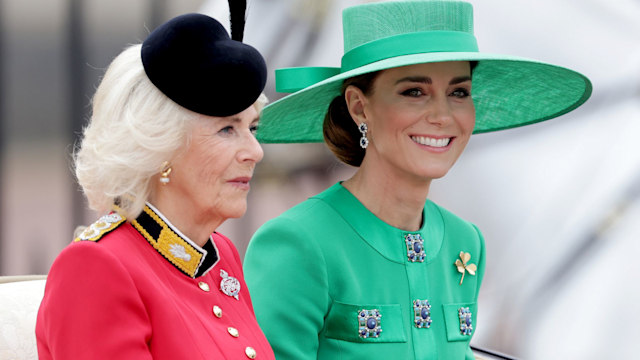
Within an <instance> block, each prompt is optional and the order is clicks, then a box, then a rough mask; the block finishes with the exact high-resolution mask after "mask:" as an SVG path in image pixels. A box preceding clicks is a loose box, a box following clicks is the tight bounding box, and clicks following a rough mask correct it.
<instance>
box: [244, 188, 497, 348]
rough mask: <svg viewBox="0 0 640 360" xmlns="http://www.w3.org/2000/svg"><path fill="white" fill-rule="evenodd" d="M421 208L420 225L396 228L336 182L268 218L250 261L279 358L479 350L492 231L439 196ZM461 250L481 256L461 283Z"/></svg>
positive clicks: (249, 277) (249, 275)
mask: <svg viewBox="0 0 640 360" xmlns="http://www.w3.org/2000/svg"><path fill="white" fill-rule="evenodd" d="M423 216H424V217H423V219H424V221H423V226H422V228H421V229H420V230H419V231H417V232H407V231H403V230H400V229H398V228H394V227H392V226H390V225H388V224H386V223H384V222H383V221H381V220H380V219H378V218H377V217H376V216H375V215H374V214H372V213H371V212H370V211H369V210H367V209H366V208H365V207H364V206H363V205H362V204H361V203H360V202H359V201H358V200H357V199H356V198H355V197H354V196H353V195H352V194H351V193H350V192H349V191H348V190H347V189H345V188H344V187H343V186H342V185H341V184H336V185H334V186H332V187H331V188H329V189H327V190H326V191H324V192H322V193H321V194H319V195H316V196H314V197H312V198H310V199H308V200H307V201H304V202H302V203H301V204H298V205H297V206H295V207H293V208H291V209H290V210H288V211H286V212H285V213H284V214H282V215H280V216H279V217H277V218H275V219H273V220H270V221H269V222H267V223H266V224H265V225H264V226H262V227H261V228H260V229H259V230H258V231H257V232H256V234H255V235H254V237H253V239H252V240H251V242H250V243H249V247H248V249H247V253H246V255H245V260H244V271H245V280H246V282H247V286H248V287H249V291H250V292H251V298H252V300H253V305H254V310H255V313H256V317H257V319H258V323H259V324H260V327H261V328H262V329H263V331H264V333H265V334H266V336H267V339H268V340H269V342H270V344H271V346H272V347H273V350H274V352H275V354H276V358H277V359H278V360H289V359H291V360H294V359H295V360H301V359H331V360H338V359H365V358H366V359H403V360H404V359H465V356H466V358H467V359H473V355H472V353H471V350H470V348H469V341H470V340H471V336H472V335H473V331H475V328H476V315H477V299H478V291H479V289H480V283H481V282H482V276H483V274H484V259H485V247H484V239H483V238H482V235H481V234H480V232H479V231H478V229H477V228H476V227H475V226H474V225H472V224H471V223H468V222H466V221H463V220H461V219H460V218H458V217H457V216H455V215H453V214H452V213H450V212H448V211H447V210H444V209H443V208H441V207H439V206H438V205H436V204H434V203H433V202H431V201H427V202H426V204H425V207H424V212H423ZM409 234H411V236H410V237H408V238H407V235H409ZM416 234H419V235H420V236H421V237H422V239H423V240H424V241H423V244H422V246H420V245H415V244H414V240H415V239H416V238H417V235H416ZM461 252H465V253H469V254H470V255H471V258H470V260H468V262H467V263H466V265H467V267H468V268H471V269H473V267H472V266H469V265H470V264H475V265H476V266H477V271H476V273H475V275H472V274H470V273H469V272H468V271H466V270H465V275H464V279H463V282H462V285H460V280H461V278H462V273H460V272H459V271H458V268H457V266H456V265H455V262H456V260H457V259H460V256H461V255H460V253H461ZM410 256H412V257H413V259H419V258H420V257H421V256H424V261H423V262H419V261H415V262H414V261H410V259H409V257H410ZM462 270H464V268H462ZM416 300H418V301H419V302H418V303H417V305H414V301H416ZM427 301H428V304H427ZM428 305H430V307H428ZM467 308H468V311H469V312H470V313H471V318H470V319H467V317H465V316H466V314H467V313H466V310H467ZM378 315H379V316H378ZM469 320H470V321H469ZM416 324H418V325H420V326H422V327H418V326H417V325H416ZM469 325H470V326H469ZM461 329H462V330H461ZM464 329H466V332H467V334H463V330H464Z"/></svg>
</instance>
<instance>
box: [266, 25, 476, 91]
mask: <svg viewBox="0 0 640 360" xmlns="http://www.w3.org/2000/svg"><path fill="white" fill-rule="evenodd" d="M433 52H478V43H477V42H476V38H475V36H473V35H472V34H469V33H466V32H461V31H444V30H436V31H422V32H413V33H406V34H399V35H393V36H389V37H386V38H382V39H378V40H374V41H370V42H368V43H365V44H362V45H360V46H357V47H355V48H353V49H351V50H349V51H348V52H347V53H345V54H344V56H343V57H342V67H341V68H336V67H296V68H283V69H277V70H276V91H278V92H284V93H293V92H296V91H298V90H302V89H304V88H306V87H309V86H311V85H314V84H316V83H318V82H321V81H323V80H326V79H328V78H330V77H332V76H335V75H338V74H340V73H345V72H347V71H350V70H353V69H356V68H359V67H362V66H365V65H368V64H371V63H374V62H376V61H380V60H384V59H389V58H394V57H398V56H403V55H413V54H423V53H433Z"/></svg>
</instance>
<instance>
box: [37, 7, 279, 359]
mask: <svg viewBox="0 0 640 360" xmlns="http://www.w3.org/2000/svg"><path fill="white" fill-rule="evenodd" d="M265 80H266V68H265V63H264V60H263V58H262V57H261V55H260V54H259V53H258V52H257V51H256V50H255V49H254V48H252V47H250V46H248V45H245V44H243V43H242V42H240V41H238V40H232V39H230V38H229V35H228V34H227V32H226V30H225V29H224V28H223V27H222V25H220V23H218V22H217V21H216V20H214V19H212V18H210V17H208V16H205V15H200V14H187V15H183V16H179V17H176V18H174V19H172V20H170V21H169V22H167V23H166V24H164V25H162V26H160V27H159V28H158V29H156V30H155V31H153V32H152V33H151V34H150V35H149V37H148V38H147V39H146V40H145V41H144V42H143V43H142V44H141V45H134V46H131V47H129V48H128V49H126V50H124V51H123V52H122V53H121V54H120V55H119V56H118V57H117V58H116V59H115V60H114V61H113V62H112V64H111V65H110V66H109V68H108V70H107V72H106V74H105V76H104V79H103V80H102V82H101V84H100V86H99V88H98V90H97V92H96V94H95V97H94V100H93V115H92V117H91V121H90V123H89V125H88V126H87V128H86V129H85V130H84V137H83V139H82V143H81V145H80V148H79V150H78V151H77V153H76V156H75V169H76V175H77V178H78V181H79V183H80V185H81V186H82V188H83V190H84V192H85V194H86V196H87V198H88V200H89V203H90V205H91V207H92V208H93V209H95V210H97V211H99V212H102V213H106V215H104V216H102V217H101V218H100V219H99V220H98V221H97V222H95V223H93V224H92V225H91V226H89V227H87V228H86V229H85V230H84V231H83V232H82V233H81V234H79V236H78V237H77V238H76V239H75V241H74V242H73V243H72V244H70V245H69V246H68V247H67V248H66V249H64V250H63V251H62V253H61V254H60V255H59V256H58V258H57V259H56V261H55V262H54V264H53V266H52V267H51V270H50V272H49V276H48V281H47V287H46V291H45V296H44V299H43V301H42V305H41V307H40V311H39V314H38V319H37V328H36V334H37V340H38V352H39V356H40V359H94V360H95V359H136V360H139V359H218V358H233V359H240V358H250V359H254V358H259V359H273V353H272V350H271V348H270V346H269V344H268V343H267V341H266V339H265V337H264V335H263V334H262V332H261V330H260V328H259V327H258V324H257V322H256V319H255V315H254V313H253V309H252V305H251V299H250V298H249V293H248V291H247V286H246V285H245V283H244V280H243V274H242V268H241V264H240V258H239V256H238V253H237V251H236V249H235V247H234V245H233V244H232V243H231V241H230V240H229V239H228V238H226V237H225V236H224V235H222V234H220V233H217V232H216V231H215V230H216V229H217V228H218V226H220V224H222V223H223V222H224V221H225V220H226V219H228V218H237V217H240V216H242V215H243V214H244V213H245V210H246V208H247V204H246V199H247V193H248V191H249V182H250V180H251V177H252V174H253V171H254V167H255V166H256V164H257V163H258V162H259V161H260V160H261V159H262V156H263V153H262V149H261V147H260V145H259V144H258V142H257V140H256V139H255V137H254V132H255V129H256V126H257V123H258V114H259V112H260V110H261V108H262V107H263V105H264V104H265V102H266V99H265V98H264V96H263V95H261V92H262V90H263V88H264V84H265Z"/></svg>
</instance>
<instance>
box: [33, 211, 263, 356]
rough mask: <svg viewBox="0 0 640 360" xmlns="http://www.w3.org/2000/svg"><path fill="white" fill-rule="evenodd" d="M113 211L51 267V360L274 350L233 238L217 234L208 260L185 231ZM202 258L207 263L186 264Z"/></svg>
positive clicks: (46, 307) (40, 336) (44, 350)
mask: <svg viewBox="0 0 640 360" xmlns="http://www.w3.org/2000/svg"><path fill="white" fill-rule="evenodd" d="M148 210H149V208H148V207H147V208H145V212H146V211H148ZM156 212H157V211H156ZM149 214H155V212H150V213H149ZM143 215H144V214H143ZM110 216H114V215H113V214H112V215H110ZM115 216H116V217H118V215H117V214H115ZM161 216H162V215H160V217H161ZM105 218H106V217H103V218H101V220H100V221H98V222H97V223H96V224H98V226H97V227H96V226H93V225H92V226H93V228H91V227H90V228H89V229H87V231H85V233H84V234H83V236H81V237H83V239H82V240H93V241H75V242H73V243H72V244H70V245H69V246H68V247H67V248H65V249H64V250H63V251H62V252H61V253H60V255H59V256H58V258H57V259H56V261H55V262H54V264H53V266H52V267H51V270H50V272H49V276H48V279H47V285H46V289H45V295H44V299H43V300H42V304H41V306H40V310H39V313H38V319H37V325H36V336H37V340H38V354H39V358H40V359H41V360H46V359H56V360H58V359H92V360H99V359H109V360H113V359H122V360H126V359H135V360H142V359H156V360H159V359H171V360H176V359H189V360H196V359H208V360H210V359H247V358H256V359H274V355H273V352H272V350H271V347H270V346H269V344H268V343H267V340H266V338H265V337H264V335H263V333H262V331H261V330H260V328H259V327H258V324H257V322H256V318H255V315H254V312H253V307H252V305H251V299H250V297H249V292H248V291H247V286H246V284H245V282H244V279H243V274H242V267H241V263H240V258H239V256H238V252H237V250H236V249H235V247H234V245H233V244H232V243H231V241H230V240H229V239H228V238H226V237H225V236H223V235H220V234H217V233H214V234H212V236H211V243H209V244H208V245H209V251H208V253H207V254H206V255H204V256H202V257H203V258H205V259H206V258H208V259H209V260H208V261H209V263H207V261H202V259H200V260H199V258H198V255H202V254H203V253H204V252H205V251H202V249H201V248H198V247H193V249H192V248H190V247H189V246H190V244H192V243H190V242H189V243H188V244H187V243H185V242H184V238H183V237H181V236H180V235H181V234H180V232H179V231H174V232H171V231H168V232H166V231H165V230H163V231H164V232H157V231H155V230H158V229H150V230H149V232H146V231H143V230H140V229H144V228H145V227H146V225H144V224H143V226H140V224H139V223H138V222H136V220H138V219H140V217H139V218H138V219H136V220H134V221H133V222H129V221H126V222H125V221H124V219H121V218H120V219H121V221H119V222H117V221H113V222H109V221H107V222H105V221H104V219H105ZM154 218H155V219H159V217H157V216H156V217H154ZM163 219H164V218H163ZM112 220H113V219H112ZM147 220H148V219H147ZM160 222H161V223H162V220H160ZM167 223H168V222H167ZM132 224H134V225H135V226H134V225H132ZM163 224H164V223H163ZM163 224H159V225H160V226H165V225H166V224H164V225H163ZM94 225H95V224H94ZM165 227H166V228H168V229H170V230H175V229H173V228H172V227H171V225H170V224H169V225H166V226H165ZM92 231H93V232H92ZM154 232H155V235H158V236H157V239H156V240H157V241H155V242H154V239H153V236H149V233H152V234H151V235H154V234H153V233H154ZM143 234H144V236H143ZM160 234H161V235H160ZM167 234H169V235H170V236H167ZM175 235H177V236H178V239H176V238H175ZM149 239H150V240H149ZM76 240H80V239H76ZM95 240H99V241H95ZM180 241H182V242H180ZM154 247H155V248H154ZM156 249H158V250H156ZM204 249H207V247H206V246H205V247H204ZM184 250H186V251H184ZM194 251H195V252H194ZM161 253H162V254H161ZM216 258H217V260H216ZM186 260H189V261H186ZM214 260H215V261H214ZM193 261H198V262H199V265H200V266H199V267H197V268H196V267H191V268H190V267H189V266H185V264H186V263H189V262H191V263H193ZM174 264H175V265H174ZM187 265H188V264H187ZM196 265H198V264H196ZM221 270H224V272H221ZM205 271H208V272H206V273H205V274H204V275H202V273H203V272H205ZM225 272H226V274H225ZM189 273H191V274H189ZM189 275H193V277H191V276H189ZM227 276H228V277H227ZM223 277H225V278H226V280H225V279H223ZM233 278H235V279H237V280H238V282H235V285H237V284H239V285H240V292H239V294H238V299H236V298H235V297H233V296H232V295H233V293H232V292H231V291H233V290H234V287H233V286H228V285H229V284H231V285H233V282H234V279H233ZM223 280H225V284H226V285H227V286H226V287H225V290H226V291H227V292H228V293H229V295H227V294H225V293H223V291H222V290H221V289H220V288H221V282H222V281H223ZM203 283H206V284H207V285H208V287H209V291H205V290H206V288H207V286H205V285H204V284H203ZM203 288H204V289H205V290H203ZM252 349H253V351H252ZM252 353H255V354H257V355H256V356H254V357H252V356H253V354H252Z"/></svg>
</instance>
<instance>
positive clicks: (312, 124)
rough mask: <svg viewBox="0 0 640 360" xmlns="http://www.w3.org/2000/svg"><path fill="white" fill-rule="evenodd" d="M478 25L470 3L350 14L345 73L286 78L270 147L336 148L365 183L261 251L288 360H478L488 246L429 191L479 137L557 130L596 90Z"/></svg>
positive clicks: (311, 207)
mask: <svg viewBox="0 0 640 360" xmlns="http://www.w3.org/2000/svg"><path fill="white" fill-rule="evenodd" d="M472 24H473V16H472V8H471V5H470V4H468V3H465V2H457V1H390V2H376V3H371V4H365V5H359V6H355V7H351V8H347V9H346V10H345V11H344V12H343V25H344V26H343V29H344V48H345V51H346V53H345V55H344V56H343V58H342V67H341V68H338V69H334V68H298V69H284V70H280V71H278V72H276V86H277V87H278V88H280V89H281V91H286V92H295V93H294V94H292V95H290V96H287V97H285V98H283V99H281V100H279V101H277V102H275V103H273V104H271V105H270V106H268V107H266V108H265V109H264V112H263V115H262V120H261V121H262V122H261V127H260V130H259V131H258V138H259V139H261V140H262V141H265V142H284V143H286V142H308V141H322V139H323V137H324V140H325V141H326V142H327V144H328V145H329V148H330V149H331V150H332V151H333V152H334V154H335V155H336V156H337V157H338V158H339V159H340V160H341V161H343V162H345V163H346V164H349V165H352V166H355V167H357V170H356V171H355V174H354V175H353V177H351V178H349V179H347V180H345V181H343V182H339V183H338V184H335V185H334V186H332V187H330V188H329V189H327V190H326V191H324V192H322V193H321V194H318V195H316V196H314V197H312V198H310V199H308V200H307V201H305V202H303V203H301V204H299V205H297V206H295V207H294V208H292V209H290V210H288V211H286V212H285V213H284V214H282V215H280V216H279V217H277V218H276V219H273V220H271V221H269V222H268V223H266V224H265V225H264V226H263V227H261V228H260V229H259V230H258V232H257V233H256V234H255V235H254V237H253V239H252V240H251V242H250V244H249V248H248V250H247V254H246V256H245V264H244V268H245V275H246V279H247V283H248V285H249V287H250V289H251V291H252V294H253V300H254V306H255V308H256V315H257V317H258V321H259V323H260V325H261V326H262V328H263V330H264V331H265V334H266V335H267V338H268V339H269V341H270V342H271V345H272V347H273V349H274V352H275V354H276V357H277V358H278V359H279V360H289V359H291V360H293V359H296V360H301V359H331V360H338V359H403V360H408V359H447V360H450V359H464V358H467V359H473V354H472V352H471V350H470V345H469V344H470V341H471V337H472V336H473V334H474V332H475V330H476V325H477V322H476V319H477V308H478V306H477V300H478V292H479V290H480V285H481V282H482V277H483V274H484V271H485V259H486V251H485V245H484V240H483V237H482V235H481V233H480V231H479V230H478V228H477V227H476V226H475V225H474V224H471V223H469V222H467V221H465V220H463V219H460V218H459V217H457V216H456V215H454V214H452V213H451V212H449V211H447V210H446V209H444V208H442V207H440V206H439V205H437V204H435V203H433V202H432V201H430V200H428V199H427V197H428V193H429V187H430V185H431V183H432V182H433V181H434V180H435V179H439V178H442V177H443V176H445V174H446V173H447V172H448V171H449V170H450V169H451V167H452V166H453V165H454V164H455V162H456V161H457V159H458V157H459V156H460V155H461V154H462V152H463V151H464V149H465V146H466V145H467V142H468V141H469V138H470V136H471V134H472V133H474V132H476V133H478V132H487V131H494V130H500V129H506V128H511V127H515V126H521V125H525V124H529V123H534V122H538V121H542V120H546V119H550V118H552V117H555V116H559V115H561V114H563V113H566V112H568V111H570V110H572V109H574V108H576V107H577V106H579V105H580V104H582V103H583V102H584V101H586V100H587V98H588V97H589V95H590V92H591V84H590V82H589V80H588V79H586V78H585V77H584V76H582V75H580V74H578V73H576V72H573V71H571V70H568V69H563V68H560V67H556V66H552V65H547V64H543V63H540V62H536V61H529V60H525V59H520V58H516V57H509V56H503V55H495V54H484V53H480V52H478V48H477V44H476V39H475V37H474V36H473V25H472ZM472 94H473V98H472V96H471V95H472ZM323 119H324V121H323ZM472 184H473V179H469V186H472ZM488 206H490V204H488Z"/></svg>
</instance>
